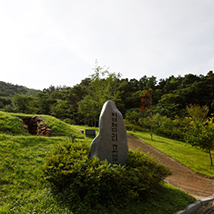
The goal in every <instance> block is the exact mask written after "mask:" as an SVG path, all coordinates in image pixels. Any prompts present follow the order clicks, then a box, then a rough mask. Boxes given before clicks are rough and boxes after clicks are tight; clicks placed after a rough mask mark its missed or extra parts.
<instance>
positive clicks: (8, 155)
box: [0, 111, 195, 214]
mask: <svg viewBox="0 0 214 214" xmlns="http://www.w3.org/2000/svg"><path fill="white" fill-rule="evenodd" d="M17 115H20V116H32V115H23V114H14V113H13V114H10V113H5V112H1V111H0V129H1V130H0V175H1V176H0V214H3V213H4V214H6V213H7V214H8V213H21V214H22V213H23V214H24V213H65V214H67V213H71V211H70V210H69V209H68V207H67V206H66V205H65V204H64V203H63V200H64V199H63V197H62V196H61V197H60V198H56V197H53V194H52V193H51V192H50V189H48V188H46V185H45V183H44V181H43V180H42V179H41V178H40V174H41V166H42V165H43V164H44V161H45V156H46V154H47V153H48V152H49V151H50V150H51V148H52V147H53V146H55V145H56V144H59V143H63V142H65V141H70V140H71V139H69V138H68V136H67V135H68V134H72V135H75V136H77V137H78V138H77V139H76V141H75V143H81V142H88V145H90V142H91V141H92V139H91V138H86V137H85V136H84V135H83V134H81V132H80V130H82V129H83V130H84V129H87V128H91V127H87V126H73V125H69V124H66V123H64V122H62V121H60V120H58V119H56V118H54V117H51V116H46V115H40V116H41V117H42V118H43V119H44V121H45V122H47V124H48V126H51V127H52V128H53V131H54V134H55V136H54V137H40V136H31V135H30V134H28V133H26V130H25V129H24V128H23V124H22V121H21V120H19V119H18V118H17V117H16V116H17ZM96 132H97V133H98V129H97V128H96ZM193 201H195V199H194V198H193V197H191V196H189V195H187V194H185V193H184V192H182V191H180V190H177V189H175V188H173V187H171V186H168V185H164V186H163V187H162V188H161V189H160V190H159V192H158V194H157V195H156V196H153V197H148V198H147V199H146V200H144V201H143V202H141V203H139V202H133V203H130V204H127V207H126V208H125V209H124V210H118V209H114V207H109V208H108V209H107V208H103V207H100V206H98V207H97V208H96V209H91V210H85V213H145V214H147V213H148V214H150V213H160V214H167V213H170V214H172V213H176V211H178V210H181V209H183V208H184V207H185V206H187V205H188V204H189V203H192V202H193ZM71 203H72V202H71ZM80 206H81V205H80Z"/></svg>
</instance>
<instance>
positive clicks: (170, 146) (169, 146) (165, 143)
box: [129, 131, 214, 177]
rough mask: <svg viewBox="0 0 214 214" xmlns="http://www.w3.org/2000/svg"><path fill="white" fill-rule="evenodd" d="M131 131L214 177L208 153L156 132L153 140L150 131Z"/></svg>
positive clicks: (152, 144) (186, 163)
mask: <svg viewBox="0 0 214 214" xmlns="http://www.w3.org/2000/svg"><path fill="white" fill-rule="evenodd" d="M129 133H130V134H132V135H134V136H135V137H137V138H139V139H141V140H143V141H144V142H146V143H147V144H149V145H151V146H153V147H155V148H156V149H158V150H159V151H161V152H163V153H165V154H167V155H168V156H170V157H172V158H174V159H175V160H177V161H179V162H180V163H182V164H184V165H185V166H187V167H189V168H190V169H192V170H194V171H195V172H196V173H200V174H203V175H205V176H209V177H214V166H211V165H210V159H209V154H208V153H206V152H204V151H202V150H200V149H196V148H195V147H192V146H191V145H189V144H187V145H185V143H184V142H181V141H177V140H172V139H168V138H165V137H161V136H157V135H155V134H153V140H151V136H150V133H146V132H138V131H135V132H133V131H130V132H129Z"/></svg>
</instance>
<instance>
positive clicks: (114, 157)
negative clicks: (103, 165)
mask: <svg viewBox="0 0 214 214" xmlns="http://www.w3.org/2000/svg"><path fill="white" fill-rule="evenodd" d="M111 140H112V142H113V144H112V163H113V164H118V150H117V144H116V143H117V113H112V114H111Z"/></svg>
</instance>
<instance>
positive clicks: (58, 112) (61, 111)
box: [51, 100, 67, 120]
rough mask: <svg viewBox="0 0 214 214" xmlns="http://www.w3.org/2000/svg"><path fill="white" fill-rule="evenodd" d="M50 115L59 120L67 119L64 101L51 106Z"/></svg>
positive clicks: (58, 101)
mask: <svg viewBox="0 0 214 214" xmlns="http://www.w3.org/2000/svg"><path fill="white" fill-rule="evenodd" d="M51 115H53V116H54V117H57V118H59V119H61V120H63V119H65V118H66V117H67V103H66V101H65V100H57V103H55V104H54V105H52V106H51Z"/></svg>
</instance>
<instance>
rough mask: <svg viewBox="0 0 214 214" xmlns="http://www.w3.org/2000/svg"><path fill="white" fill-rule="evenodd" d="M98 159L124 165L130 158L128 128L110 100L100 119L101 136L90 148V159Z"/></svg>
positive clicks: (98, 136) (106, 103)
mask: <svg viewBox="0 0 214 214" xmlns="http://www.w3.org/2000/svg"><path fill="white" fill-rule="evenodd" d="M94 156H95V157H98V158H99V159H100V160H105V159H107V161H108V162H109V163H111V164H121V165H124V164H125V163H126V161H127V158H128V145H127V135H126V128H125V125H124V122H123V116H122V114H121V112H120V111H119V110H118V109H117V107H116V105H115V103H114V102H113V101H111V100H108V101H107V102H105V104H104V105H103V108H102V111H101V114H100V118H99V134H98V135H97V136H96V138H94V140H93V141H92V143H91V146H90V157H91V158H92V157H94Z"/></svg>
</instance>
